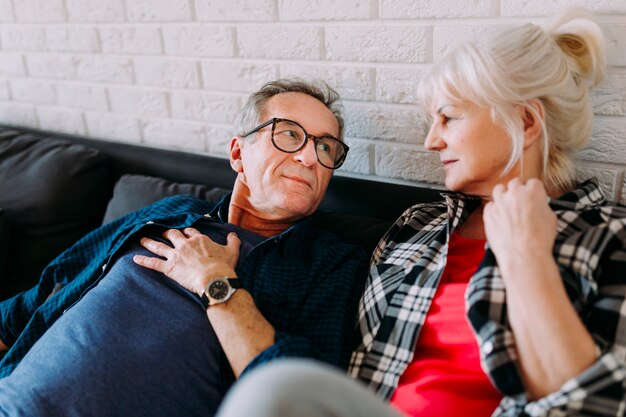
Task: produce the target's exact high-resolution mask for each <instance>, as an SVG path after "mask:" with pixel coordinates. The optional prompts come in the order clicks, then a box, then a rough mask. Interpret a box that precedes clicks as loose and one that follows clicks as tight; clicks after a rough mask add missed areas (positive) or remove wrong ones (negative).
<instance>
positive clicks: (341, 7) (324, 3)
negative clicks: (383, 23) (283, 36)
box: [280, 0, 372, 21]
mask: <svg viewBox="0 0 626 417" xmlns="http://www.w3.org/2000/svg"><path fill="white" fill-rule="evenodd" d="M370 3H371V2H370V0H343V1H334V0H317V1H310V0H291V1H282V2H280V19H281V20H298V21H302V20H304V21H306V20H347V19H355V20H356V19H369V18H370V17H372V7H371V5H370Z"/></svg>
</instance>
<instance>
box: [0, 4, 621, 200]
mask: <svg viewBox="0 0 626 417" xmlns="http://www.w3.org/2000/svg"><path fill="white" fill-rule="evenodd" d="M576 4H583V5H584V6H587V7H588V8H590V9H592V10H594V11H595V12H597V13H598V14H599V21H600V23H601V24H602V26H603V29H604V31H605V36H606V39H607V55H608V63H609V68H608V71H607V76H606V79H605V81H604V83H603V84H602V85H601V86H600V87H599V88H597V89H596V90H595V91H594V93H593V105H594V111H595V113H596V115H597V119H596V123H595V127H594V133H593V138H592V140H591V141H590V144H589V147H588V149H586V150H584V151H581V152H579V153H578V154H577V155H576V165H577V171H578V175H579V177H580V178H585V177H588V176H591V175H593V176H596V177H598V179H599V180H600V183H601V185H602V187H603V189H604V190H605V191H606V192H607V194H608V195H609V196H610V197H611V198H613V199H616V200H620V201H623V202H626V180H625V175H624V173H625V170H626V53H624V51H626V2H624V1H623V0H589V1H583V0H524V1H517V0H471V1H464V2H461V1H457V0H344V1H340V2H337V1H332V0H290V1H285V0H105V1H102V0H0V123H3V124H12V125H19V126H28V127H38V128H41V129H49V130H54V131H59V132H66V133H74V134H80V135H87V136H91V137H98V138H103V139H107V140H114V141H128V142H135V143H143V144H146V145H149V146H158V147H167V148H177V149H186V150H189V151H195V152H211V153H216V154H220V155H222V156H225V155H227V152H228V145H229V143H230V140H231V137H232V135H233V132H232V123H233V121H234V119H235V117H236V115H237V112H238V111H240V109H241V107H242V105H243V103H244V102H245V99H246V97H247V95H248V94H249V93H250V92H251V91H254V90H255V89H257V88H258V87H260V86H261V85H262V84H263V83H265V82H267V81H269V80H272V79H275V78H277V77H281V76H282V77H287V76H295V75H297V76H301V77H305V78H322V79H325V80H327V81H328V82H329V83H330V84H331V85H333V86H334V87H335V88H336V89H337V91H338V92H339V93H340V94H341V96H342V97H343V102H342V106H343V109H344V117H345V120H346V129H345V132H346V142H347V143H348V144H349V146H350V147H351V151H350V155H349V158H348V161H347V162H346V164H345V165H344V167H343V168H342V169H341V170H340V172H341V173H344V174H347V175H350V174H355V175H362V176H370V177H373V178H381V179H385V180H389V181H400V182H406V181H409V182H418V183H432V184H434V185H435V186H440V185H441V183H442V180H443V172H442V170H441V167H440V166H439V162H438V158H437V156H436V155H434V154H431V153H428V152H427V151H426V150H425V149H424V147H423V141H424V137H425V133H426V130H427V122H426V120H425V119H424V117H423V116H422V115H420V113H419V112H418V107H417V83H418V81H419V79H420V77H422V76H423V74H424V73H425V72H426V71H427V70H428V68H429V67H430V65H432V62H433V61H434V60H436V59H437V58H438V57H440V56H441V55H442V54H443V53H444V52H445V51H446V50H448V49H449V48H450V47H451V45H453V44H454V43H455V42H457V41H459V40H464V39H467V38H469V37H471V36H474V35H475V34H476V33H478V32H481V31H483V30H485V29H488V28H490V27H494V26H497V25H502V24H509V23H512V22H525V21H535V22H540V23H541V22H544V21H546V19H547V18H549V16H551V15H553V14H554V13H555V12H557V11H558V10H559V9H561V8H562V7H564V6H571V5H576Z"/></svg>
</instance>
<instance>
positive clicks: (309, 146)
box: [294, 139, 317, 167]
mask: <svg viewBox="0 0 626 417" xmlns="http://www.w3.org/2000/svg"><path fill="white" fill-rule="evenodd" d="M294 159H295V160H296V161H297V162H299V163H301V164H302V165H304V166H306V167H311V166H314V165H315V164H317V154H316V153H315V142H314V141H313V139H308V140H307V142H306V145H304V147H303V148H302V149H300V150H299V151H298V152H296V153H294Z"/></svg>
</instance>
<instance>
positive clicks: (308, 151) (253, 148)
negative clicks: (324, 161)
mask: <svg viewBox="0 0 626 417" xmlns="http://www.w3.org/2000/svg"><path fill="white" fill-rule="evenodd" d="M273 117H277V118H284V119H289V120H293V121H295V122H298V123H299V124H300V125H302V127H304V129H305V130H306V131H307V132H308V133H309V134H311V135H314V136H318V137H321V136H329V135H330V136H334V137H338V135H339V124H338V122H337V119H336V118H335V116H334V115H333V113H332V112H331V111H330V110H329V109H328V108H326V106H325V105H324V104H323V103H321V102H320V101H318V100H316V99H315V98H313V97H310V96H308V95H306V94H302V93H282V94H277V95H275V96H273V97H272V98H271V99H269V100H268V101H267V103H266V105H265V108H264V111H263V113H262V116H261V120H260V121H259V124H261V123H263V122H265V121H267V120H270V119H271V118H273ZM271 131H272V126H271V124H270V125H269V126H267V127H266V128H263V129H261V130H260V131H258V132H257V133H255V134H253V136H248V137H247V138H245V139H243V138H235V139H234V140H233V142H232V144H231V165H232V166H233V168H234V169H235V170H236V171H237V172H238V173H239V176H238V179H237V180H238V181H241V182H242V183H243V185H244V186H245V188H246V189H247V192H248V193H249V195H248V197H247V202H248V204H249V206H250V207H249V208H250V209H253V210H254V211H256V212H261V213H263V215H264V216H267V217H271V218H272V219H276V220H281V221H293V220H297V219H300V218H302V217H305V216H308V215H310V214H312V213H313V212H314V211H315V209H317V207H318V206H319V204H320V202H321V201H322V198H323V197H324V193H325V192H326V187H327V186H328V182H329V181H330V178H331V176H332V173H333V171H332V170H331V169H328V168H325V167H323V166H322V165H320V164H319V162H318V161H317V156H316V154H315V149H314V143H313V141H312V140H309V141H308V142H307V144H306V146H305V147H304V148H302V149H301V150H300V151H298V152H295V153H286V152H282V151H280V150H278V149H276V148H275V147H274V145H273V144H272V141H271Z"/></svg>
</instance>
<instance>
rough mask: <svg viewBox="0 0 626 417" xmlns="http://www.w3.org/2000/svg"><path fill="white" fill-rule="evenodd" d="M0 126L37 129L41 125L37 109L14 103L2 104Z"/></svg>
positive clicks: (0, 106) (0, 104)
mask: <svg viewBox="0 0 626 417" xmlns="http://www.w3.org/2000/svg"><path fill="white" fill-rule="evenodd" d="M0 124H3V125H8V126H21V127H35V128H36V127H37V126H38V125H39V124H38V123H37V115H36V114H35V107H33V106H29V105H22V104H17V103H14V102H10V103H0Z"/></svg>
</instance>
